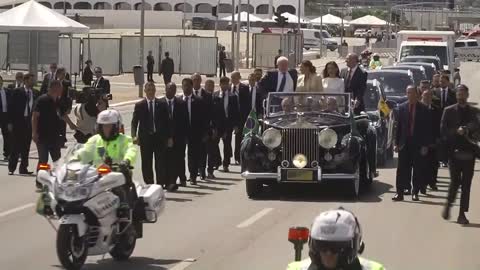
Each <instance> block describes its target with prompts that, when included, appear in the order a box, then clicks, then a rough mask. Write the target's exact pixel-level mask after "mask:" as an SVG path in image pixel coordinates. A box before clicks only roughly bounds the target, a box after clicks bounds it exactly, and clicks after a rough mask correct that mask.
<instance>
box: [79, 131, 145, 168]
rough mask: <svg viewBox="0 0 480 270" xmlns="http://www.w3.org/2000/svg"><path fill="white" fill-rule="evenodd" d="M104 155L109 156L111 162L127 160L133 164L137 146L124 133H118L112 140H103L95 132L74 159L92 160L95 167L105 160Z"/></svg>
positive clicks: (85, 161)
mask: <svg viewBox="0 0 480 270" xmlns="http://www.w3.org/2000/svg"><path fill="white" fill-rule="evenodd" d="M106 157H110V158H111V159H112V163H120V162H122V161H124V160H128V161H130V164H132V165H133V164H135V160H136V158H137V147H136V146H135V145H134V144H133V142H132V138H131V137H130V136H127V135H124V134H119V135H118V137H117V138H116V139H115V140H113V141H105V140H103V139H102V137H101V136H100V134H97V135H94V136H92V137H90V139H88V141H87V142H86V143H85V145H84V146H83V148H82V149H80V150H79V151H78V152H77V154H76V155H75V159H78V160H80V161H81V162H83V163H90V162H92V163H93V165H94V166H97V167H98V166H100V165H101V164H103V163H104V162H105V158H106Z"/></svg>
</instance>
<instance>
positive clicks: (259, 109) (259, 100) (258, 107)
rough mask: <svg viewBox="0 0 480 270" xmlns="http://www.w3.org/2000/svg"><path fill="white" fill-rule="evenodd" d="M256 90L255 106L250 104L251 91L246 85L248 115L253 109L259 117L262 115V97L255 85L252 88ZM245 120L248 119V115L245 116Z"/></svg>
mask: <svg viewBox="0 0 480 270" xmlns="http://www.w3.org/2000/svg"><path fill="white" fill-rule="evenodd" d="M253 87H255V88H256V91H255V104H252V94H253V91H252V89H251V86H250V85H248V91H249V92H248V93H249V96H248V98H249V100H248V102H249V113H250V111H251V110H252V109H255V110H256V112H257V116H258V117H260V116H261V115H263V99H262V95H261V91H260V89H259V87H258V85H255V86H253ZM247 118H248V114H247Z"/></svg>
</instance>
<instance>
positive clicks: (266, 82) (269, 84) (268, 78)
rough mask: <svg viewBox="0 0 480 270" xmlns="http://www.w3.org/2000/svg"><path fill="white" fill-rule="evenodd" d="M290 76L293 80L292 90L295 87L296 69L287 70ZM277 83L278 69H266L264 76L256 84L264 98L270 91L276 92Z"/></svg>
mask: <svg viewBox="0 0 480 270" xmlns="http://www.w3.org/2000/svg"><path fill="white" fill-rule="evenodd" d="M288 73H289V74H290V77H292V80H293V91H295V90H296V89H297V79H298V73H297V70H296V69H290V70H289V71H288ZM277 84H278V70H272V71H268V72H267V73H266V74H265V76H264V77H263V78H262V79H261V80H260V81H259V82H258V86H259V88H260V89H261V92H262V93H263V96H264V98H266V97H267V95H268V93H270V92H277Z"/></svg>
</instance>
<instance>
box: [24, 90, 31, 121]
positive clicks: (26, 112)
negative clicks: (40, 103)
mask: <svg viewBox="0 0 480 270" xmlns="http://www.w3.org/2000/svg"><path fill="white" fill-rule="evenodd" d="M25 93H26V94H27V97H28V99H27V102H28V103H27V104H26V106H25V113H24V115H23V116H25V117H28V112H30V113H32V107H33V93H32V90H31V89H28V88H25ZM29 109H30V110H29Z"/></svg>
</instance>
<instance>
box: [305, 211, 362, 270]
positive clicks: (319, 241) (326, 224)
mask: <svg viewBox="0 0 480 270" xmlns="http://www.w3.org/2000/svg"><path fill="white" fill-rule="evenodd" d="M309 246H310V252H309V255H310V258H311V259H312V261H313V262H314V263H316V264H317V265H320V264H322V262H321V257H320V254H319V253H320V251H321V250H325V249H328V250H332V251H335V252H337V253H338V255H339V261H338V263H339V266H343V267H345V266H347V265H350V264H352V263H353V262H354V261H355V259H357V257H358V254H361V253H362V251H363V249H364V244H363V242H362V229H361V227H360V223H359V222H358V219H357V218H356V217H355V215H354V214H353V213H352V212H349V211H346V210H345V209H343V208H339V209H337V210H329V211H326V212H323V213H320V215H318V216H317V217H316V218H315V220H314V222H313V224H312V228H311V230H310V240H309Z"/></svg>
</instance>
